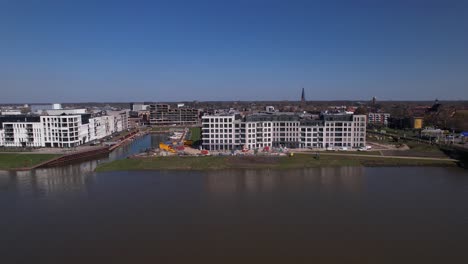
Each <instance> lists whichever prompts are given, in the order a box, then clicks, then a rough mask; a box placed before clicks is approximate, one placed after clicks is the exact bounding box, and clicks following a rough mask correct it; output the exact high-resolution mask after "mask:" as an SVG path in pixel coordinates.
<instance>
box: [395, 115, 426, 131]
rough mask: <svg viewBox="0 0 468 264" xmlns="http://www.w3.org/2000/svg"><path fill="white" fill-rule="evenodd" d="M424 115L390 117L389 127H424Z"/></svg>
mask: <svg viewBox="0 0 468 264" xmlns="http://www.w3.org/2000/svg"><path fill="white" fill-rule="evenodd" d="M423 120H424V118H423V117H404V118H394V117H389V118H388V127H390V128H394V129H422V127H423V123H424V122H423Z"/></svg>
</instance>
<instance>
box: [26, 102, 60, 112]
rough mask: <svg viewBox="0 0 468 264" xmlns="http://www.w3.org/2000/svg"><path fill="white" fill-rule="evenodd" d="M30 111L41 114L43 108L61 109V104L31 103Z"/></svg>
mask: <svg viewBox="0 0 468 264" xmlns="http://www.w3.org/2000/svg"><path fill="white" fill-rule="evenodd" d="M30 108H31V113H34V114H42V111H44V110H58V109H62V105H61V104H32V105H30Z"/></svg>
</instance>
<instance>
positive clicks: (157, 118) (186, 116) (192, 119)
mask: <svg viewBox="0 0 468 264" xmlns="http://www.w3.org/2000/svg"><path fill="white" fill-rule="evenodd" d="M149 109H150V124H151V125H195V124H198V121H199V118H198V115H199V111H198V109H194V108H188V107H177V108H171V106H170V105H168V104H151V105H150V106H149Z"/></svg>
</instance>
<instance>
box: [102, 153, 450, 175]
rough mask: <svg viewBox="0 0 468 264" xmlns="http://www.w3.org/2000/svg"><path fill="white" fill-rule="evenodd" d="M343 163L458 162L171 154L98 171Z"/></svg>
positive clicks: (122, 162)
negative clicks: (185, 155)
mask: <svg viewBox="0 0 468 264" xmlns="http://www.w3.org/2000/svg"><path fill="white" fill-rule="evenodd" d="M341 166H368V167H377V166H379V167H392V166H443V167H448V166H450V167H451V166H456V162H455V161H454V160H451V159H428V158H417V157H416V158H415V157H412V158H408V157H380V156H369V155H357V156H352V155H340V156H338V155H336V154H334V155H327V154H321V155H320V157H318V158H317V157H316V156H315V155H310V154H296V155H294V156H293V157H272V156H205V157H193V156H187V157H184V156H181V157H179V156H172V157H149V158H137V159H124V160H117V161H113V162H110V163H105V164H101V165H100V166H98V167H97V168H96V171H97V172H103V171H132V170H220V169H266V168H268V169H294V168H316V167H341Z"/></svg>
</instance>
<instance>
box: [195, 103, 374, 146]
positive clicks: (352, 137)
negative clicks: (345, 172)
mask: <svg viewBox="0 0 468 264" xmlns="http://www.w3.org/2000/svg"><path fill="white" fill-rule="evenodd" d="M202 140H203V148H205V149H207V150H233V149H242V148H248V149H256V148H264V147H267V146H268V147H288V148H319V149H322V148H328V147H349V148H358V147H363V146H365V144H366V116H365V115H351V114H332V115H330V114H322V115H320V116H319V118H312V117H310V116H305V115H301V114H296V113H278V112H276V113H258V114H251V115H247V116H245V117H242V116H241V115H240V114H224V115H209V116H203V117H202Z"/></svg>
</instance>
